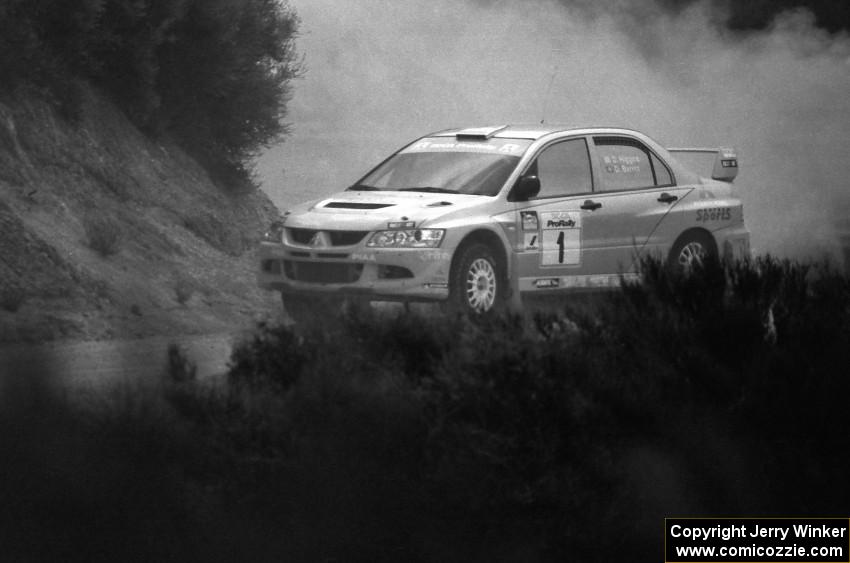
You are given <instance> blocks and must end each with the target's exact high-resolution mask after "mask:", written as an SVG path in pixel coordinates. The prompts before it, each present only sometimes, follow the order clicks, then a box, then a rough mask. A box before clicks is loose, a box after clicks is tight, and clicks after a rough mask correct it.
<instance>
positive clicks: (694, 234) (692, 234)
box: [667, 227, 720, 260]
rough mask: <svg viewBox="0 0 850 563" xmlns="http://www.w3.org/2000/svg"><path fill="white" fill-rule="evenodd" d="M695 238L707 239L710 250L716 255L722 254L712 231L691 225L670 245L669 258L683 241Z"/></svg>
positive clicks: (668, 258)
mask: <svg viewBox="0 0 850 563" xmlns="http://www.w3.org/2000/svg"><path fill="white" fill-rule="evenodd" d="M694 238H702V239H704V240H705V241H707V242H708V243H709V244H710V245H711V248H710V249H709V251H710V252H712V253H713V255H714V256H717V257H719V256H720V253H719V250H720V249H719V248H718V247H717V239H716V238H714V235H713V234H712V233H711V231H709V230H708V229H704V228H702V227H691V228H689V229H685V230H684V231H682V232H681V233H680V234H679V236H678V237H676V240H675V241H674V242H673V244H672V245H670V249H669V250H668V251H667V260H670V259H672V256H673V252H674V251H675V250H676V249H677V248H678V247H679V246H680V245H681V244H682V242H683V241H685V240H688V239H694Z"/></svg>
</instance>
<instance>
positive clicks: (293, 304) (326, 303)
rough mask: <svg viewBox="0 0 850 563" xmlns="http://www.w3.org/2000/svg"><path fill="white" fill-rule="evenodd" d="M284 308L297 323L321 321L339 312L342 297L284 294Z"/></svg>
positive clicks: (301, 324) (302, 324) (303, 324)
mask: <svg viewBox="0 0 850 563" xmlns="http://www.w3.org/2000/svg"><path fill="white" fill-rule="evenodd" d="M281 297H282V299H283V310H284V311H285V312H286V314H287V315H288V316H289V318H290V320H291V321H292V322H294V323H295V324H296V325H299V326H305V325H308V324H311V323H316V322H321V321H322V320H325V319H327V318H328V317H331V316H334V315H337V314H339V312H340V311H341V310H342V304H343V301H342V299H340V298H338V297H331V296H325V295H295V294H282V295H281Z"/></svg>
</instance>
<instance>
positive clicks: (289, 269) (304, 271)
mask: <svg viewBox="0 0 850 563" xmlns="http://www.w3.org/2000/svg"><path fill="white" fill-rule="evenodd" d="M283 269H284V271H285V272H286V277H287V278H289V279H291V280H293V281H300V282H308V283H354V282H356V281H357V280H359V279H360V274H362V273H363V264H344V263H338V262H335V263H328V262H296V261H293V260H284V261H283Z"/></svg>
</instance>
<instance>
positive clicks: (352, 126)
mask: <svg viewBox="0 0 850 563" xmlns="http://www.w3.org/2000/svg"><path fill="white" fill-rule="evenodd" d="M664 6H665V7H662V5H661V4H653V3H651V2H641V3H639V7H638V6H636V3H634V2H625V1H621V0H605V1H602V2H600V1H596V2H590V1H584V0H581V1H573V2H570V3H566V2H557V1H555V0H535V1H526V2H510V1H500V0H466V1H458V0H431V1H429V2H393V1H392V0H368V1H367V0H360V1H357V2H354V1H351V0H346V1H343V0H309V1H308V0H301V1H298V0H293V7H294V8H295V9H296V11H297V12H298V14H299V16H300V17H301V20H302V25H301V37H300V39H299V47H300V50H301V52H302V53H303V54H304V56H305V64H306V73H305V76H304V77H303V78H302V79H300V80H299V81H297V82H296V83H295V92H294V96H293V99H292V101H291V102H290V110H289V116H290V120H291V123H292V135H291V136H289V137H288V138H287V139H286V142H285V143H284V144H282V145H281V146H278V147H274V148H273V149H271V150H269V151H268V152H267V153H266V154H265V155H263V156H262V157H261V158H260V160H259V161H258V167H257V172H258V174H259V177H260V179H261V181H262V182H263V187H264V189H265V190H266V192H267V193H268V194H269V195H270V197H271V198H272V199H273V201H275V203H276V204H277V205H278V206H279V207H281V208H286V207H288V206H290V205H292V204H294V203H297V202H299V201H302V200H304V199H308V198H313V197H321V196H322V195H326V194H329V193H331V192H334V191H337V190H340V189H342V188H344V187H346V186H348V185H350V184H351V183H352V182H354V181H355V180H356V179H357V178H358V177H359V175H360V174H362V173H364V172H365V171H366V170H368V169H369V168H371V166H373V165H374V164H376V163H377V162H378V161H379V160H380V159H382V158H384V157H385V156H387V155H388V154H389V153H390V152H392V151H393V150H395V149H396V148H398V147H399V146H400V145H402V144H404V143H406V142H408V141H409V140H411V139H413V138H415V137H417V136H419V135H422V134H424V133H426V132H429V131H433V130H438V129H441V128H445V127H453V126H466V125H477V124H498V123H519V122H525V123H528V122H535V123H536V122H540V121H541V119H544V118H545V120H546V122H548V123H564V124H570V125H579V126H580V125H617V126H626V127H633V128H636V129H639V130H641V131H643V132H645V133H647V134H649V135H650V136H652V137H654V138H655V139H657V140H658V141H659V142H661V143H662V144H664V145H667V146H683V145H684V146H688V145H690V146H716V145H733V146H735V147H737V148H738V149H739V152H740V162H741V172H740V175H739V179H738V180H737V181H736V185H737V186H738V187H739V193H740V196H741V197H742V199H743V200H744V202H745V217H746V220H747V223H748V226H749V227H750V229H751V231H752V233H753V237H752V241H753V245H754V247H755V249H756V250H757V251H758V252H771V253H774V254H779V255H784V256H793V257H805V256H811V255H818V254H820V253H824V252H827V251H829V250H832V249H833V246H834V243H833V239H834V233H833V231H832V226H831V225H832V222H833V218H834V214H835V213H836V211H835V210H836V209H838V208H840V206H841V205H845V206H847V209H850V206H848V205H847V204H848V202H850V189H849V188H848V185H847V183H848V180H847V179H848V178H850V157H848V156H847V150H846V148H845V143H846V142H847V140H848V133H847V132H846V130H847V126H848V124H850V123H849V122H850V120H849V119H848V118H850V97H848V96H847V95H846V93H847V92H850V72H848V71H850V39H848V36H847V35H846V33H841V34H829V33H827V32H825V31H823V30H821V29H820V28H818V27H817V26H816V25H815V20H814V16H813V15H812V13H811V12H809V11H807V10H803V9H798V10H792V11H789V12H783V13H781V14H779V15H778V16H777V17H776V18H775V19H774V20H773V21H772V23H771V25H770V26H769V27H768V28H766V29H764V30H761V31H748V32H732V31H729V30H728V29H726V28H725V26H724V25H722V22H724V21H726V19H727V17H728V14H725V13H723V12H720V11H718V8H717V6H718V3H717V2H709V1H708V0H706V1H703V2H693V3H690V4H688V3H680V2H671V1H670V0H666V1H665V2H664ZM670 6H674V7H675V9H670Z"/></svg>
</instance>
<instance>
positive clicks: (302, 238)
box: [287, 228, 369, 246]
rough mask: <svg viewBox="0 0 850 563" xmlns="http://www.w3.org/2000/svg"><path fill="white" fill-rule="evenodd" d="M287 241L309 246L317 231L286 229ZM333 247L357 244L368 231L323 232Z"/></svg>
mask: <svg viewBox="0 0 850 563" xmlns="http://www.w3.org/2000/svg"><path fill="white" fill-rule="evenodd" d="M287 232H288V234H289V239H290V240H291V241H293V242H295V243H297V244H310V243H311V242H312V241H313V237H314V236H316V233H318V232H319V231H318V230H317V229H295V228H289V229H287ZM325 233H327V234H328V237H329V238H330V241H331V245H333V246H351V245H353V244H357V243H358V242H360V241H361V240H363V237H365V236H366V235H368V234H369V231H325Z"/></svg>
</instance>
